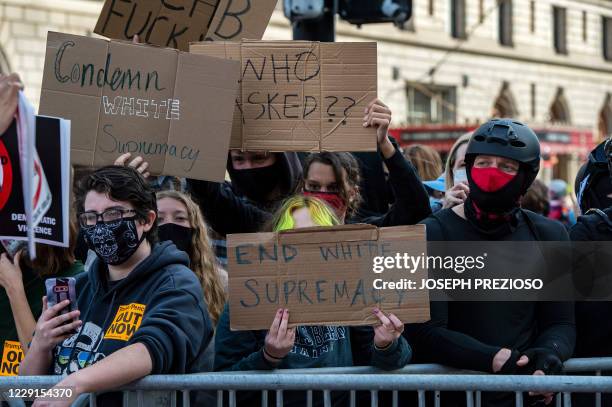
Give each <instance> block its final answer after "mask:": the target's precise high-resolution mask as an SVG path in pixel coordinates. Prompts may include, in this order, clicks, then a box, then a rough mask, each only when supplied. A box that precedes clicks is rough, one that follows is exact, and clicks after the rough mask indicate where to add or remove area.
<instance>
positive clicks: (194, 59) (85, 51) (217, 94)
mask: <svg viewBox="0 0 612 407" xmlns="http://www.w3.org/2000/svg"><path fill="white" fill-rule="evenodd" d="M238 69H239V64H238V63H237V62H235V61H227V60H222V59H219V58H211V57H205V56H202V55H193V54H188V53H184V52H180V51H177V50H175V49H169V48H157V47H152V46H147V45H142V44H132V43H126V42H119V41H110V42H109V41H106V40H101V39H95V38H90V37H82V36H77V35H69V34H62V33H56V32H49V34H48V37H47V53H46V57H45V67H44V73H43V83H42V91H41V97H40V113H41V114H45V115H50V116H57V117H62V118H65V119H70V120H71V121H72V149H71V155H72V163H73V164H79V165H88V166H103V165H108V164H113V163H114V161H115V160H116V158H117V157H118V156H119V155H121V154H123V153H127V152H129V153H132V155H133V156H137V155H140V156H142V157H143V158H144V159H145V160H146V161H147V162H148V163H149V165H150V171H151V173H152V174H165V175H174V176H178V177H188V178H196V179H206V180H211V181H222V180H223V179H224V176H225V165H226V160H227V151H228V146H229V138H230V134H231V126H232V114H233V106H234V100H235V97H236V92H237V90H238V84H237V79H238V77H239V71H238Z"/></svg>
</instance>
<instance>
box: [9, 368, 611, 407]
mask: <svg viewBox="0 0 612 407" xmlns="http://www.w3.org/2000/svg"><path fill="white" fill-rule="evenodd" d="M564 370H565V373H566V375H561V376H515V375H488V374H482V373H479V372H470V371H462V370H456V369H450V368H448V367H445V366H441V365H434V364H426V365H407V366H405V367H404V368H403V369H399V370H396V371H392V372H386V371H381V370H378V369H375V368H372V367H367V366H364V367H361V366H360V367H343V368H320V369H292V370H274V371H253V372H216V373H198V374H189V375H156V376H148V377H146V378H143V379H141V380H139V381H137V382H135V383H132V384H130V385H128V386H125V387H124V388H121V389H120V390H122V391H124V393H123V394H124V405H129V406H139V407H140V406H149V405H168V406H176V405H177V402H178V398H182V400H181V401H182V405H183V406H185V407H187V406H189V405H190V393H191V392H193V391H196V390H208V391H213V393H214V392H216V394H217V406H222V405H224V401H226V402H227V403H226V404H228V405H229V406H230V407H235V406H236V392H237V391H241V390H249V391H260V392H261V399H262V404H263V405H264V406H267V405H268V404H269V403H268V401H269V398H270V397H269V393H270V392H275V396H276V406H277V407H280V406H282V400H283V392H284V391H287V390H299V391H305V392H306V395H307V398H306V400H307V405H308V406H312V401H313V394H314V393H315V392H321V393H322V395H323V402H324V406H325V407H331V404H332V401H331V400H332V399H331V392H332V391H348V392H349V394H350V405H351V406H355V403H356V392H357V391H369V392H370V400H371V405H372V406H373V407H377V406H378V401H379V397H378V396H379V392H381V391H389V392H391V395H392V397H391V398H392V401H391V403H392V405H393V406H394V407H395V406H397V405H398V394H399V393H398V392H400V391H412V392H417V398H418V405H419V407H423V406H425V405H426V397H425V396H426V393H427V392H433V394H434V405H435V406H436V407H437V406H439V404H440V397H439V396H440V392H441V391H461V392H465V395H466V396H465V397H466V404H467V406H468V407H478V406H480V402H481V394H482V392H511V393H514V394H515V400H516V406H517V407H518V406H522V405H523V392H528V391H536V392H537V391H546V392H555V393H557V396H556V400H555V401H556V407H570V406H571V402H572V401H571V394H572V393H594V394H595V395H596V397H595V404H594V405H595V406H598V407H601V402H602V401H601V400H602V399H601V393H612V376H602V375H601V373H602V371H606V370H611V371H612V358H590V359H572V360H568V361H567V362H566V363H565V365H564ZM573 373H592V374H593V375H588V376H576V375H572V374H573ZM59 380H60V378H59V377H57V376H31V377H5V378H1V379H0V392H6V391H7V390H8V389H11V388H13V389H15V388H21V389H27V388H49V387H51V386H53V385H54V384H55V383H57V382H58V381H59ZM224 398H225V400H224ZM162 401H163V402H164V403H166V404H162ZM11 403H16V402H15V401H12V402H11ZM75 404H76V405H78V406H79V407H80V406H86V405H90V406H94V407H95V397H94V396H82V397H81V398H80V399H79V400H78V401H77V402H76V403H75ZM75 404H73V406H74V405H75ZM15 405H16V406H17V405H20V404H15ZM11 406H12V404H11Z"/></svg>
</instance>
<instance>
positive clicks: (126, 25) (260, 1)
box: [94, 0, 277, 51]
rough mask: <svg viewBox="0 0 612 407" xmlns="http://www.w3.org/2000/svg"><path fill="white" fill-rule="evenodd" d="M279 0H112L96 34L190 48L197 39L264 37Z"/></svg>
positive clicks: (108, 0)
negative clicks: (136, 38) (136, 37)
mask: <svg viewBox="0 0 612 407" xmlns="http://www.w3.org/2000/svg"><path fill="white" fill-rule="evenodd" d="M276 3H277V0H161V1H153V0H121V1H116V0H106V2H105V3H104V6H103V7H102V12H101V13H100V18H99V19H98V23H97V24H96V28H95V30H94V32H95V33H96V34H100V35H103V36H105V37H108V38H114V39H120V40H131V39H132V37H133V36H134V35H138V36H140V39H141V41H144V42H146V43H147V44H154V45H159V46H162V47H171V48H177V49H180V50H183V51H187V50H188V48H189V43H190V42H195V41H213V40H221V41H240V39H242V38H247V39H252V40H259V39H261V37H262V36H263V34H264V31H265V30H266V27H267V26H268V22H269V21H270V17H271V16H272V12H273V11H274V7H275V6H276Z"/></svg>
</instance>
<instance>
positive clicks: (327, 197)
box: [304, 190, 346, 216]
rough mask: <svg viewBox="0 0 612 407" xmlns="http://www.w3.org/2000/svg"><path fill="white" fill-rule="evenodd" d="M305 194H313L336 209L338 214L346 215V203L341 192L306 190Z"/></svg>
mask: <svg viewBox="0 0 612 407" xmlns="http://www.w3.org/2000/svg"><path fill="white" fill-rule="evenodd" d="M304 196H312V197H314V198H318V199H320V200H322V201H323V202H325V203H326V204H328V205H329V206H331V207H332V208H333V209H334V210H335V211H336V214H338V216H344V213H345V212H346V203H345V202H344V199H342V197H341V196H340V194H338V193H336V192H316V191H306V190H304Z"/></svg>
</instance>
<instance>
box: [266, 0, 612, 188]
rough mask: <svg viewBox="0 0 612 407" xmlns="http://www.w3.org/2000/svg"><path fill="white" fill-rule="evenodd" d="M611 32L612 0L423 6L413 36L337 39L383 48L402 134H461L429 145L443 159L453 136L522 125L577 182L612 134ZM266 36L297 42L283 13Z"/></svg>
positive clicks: (346, 28)
mask: <svg viewBox="0 0 612 407" xmlns="http://www.w3.org/2000/svg"><path fill="white" fill-rule="evenodd" d="M611 27H612V1H604V0H582V1H570V0H537V1H535V0H414V1H413V17H412V20H411V21H410V23H409V24H407V26H406V29H405V30H399V29H397V28H395V27H393V26H391V25H390V24H383V25H364V26H363V27H362V28H360V29H359V28H357V27H355V26H352V25H350V24H347V23H345V22H339V23H338V25H337V28H336V32H337V40H338V41H377V43H378V70H379V71H378V78H379V81H378V86H379V89H378V95H379V97H380V98H381V99H382V100H384V101H385V103H387V104H388V105H389V106H391V107H392V109H393V112H394V126H395V127H397V128H400V129H402V128H404V129H407V131H408V132H410V130H411V129H414V128H418V127H421V126H422V125H431V124H435V125H438V126H437V127H441V128H443V129H445V130H444V131H446V132H448V133H449V135H450V134H451V133H454V134H453V135H452V136H451V137H450V138H451V139H450V140H443V141H445V142H442V143H435V141H433V140H430V142H432V143H433V144H434V145H435V146H437V147H438V149H439V150H440V151H441V152H444V150H445V149H446V150H447V149H448V147H449V142H450V144H452V137H456V136H457V135H458V134H460V132H459V131H453V130H459V129H466V128H473V127H475V126H477V125H478V123H482V122H484V121H486V120H487V119H489V118H491V117H495V116H500V117H513V118H517V119H519V120H521V121H524V122H526V123H528V124H530V125H531V126H533V127H534V128H538V129H540V130H541V131H539V132H538V133H539V134H542V135H546V137H547V138H548V139H550V140H551V141H550V142H547V143H544V144H545V146H544V147H545V148H544V150H545V153H546V155H547V158H549V159H548V160H547V162H545V164H544V168H545V170H544V171H543V172H542V175H543V177H544V179H545V180H549V179H551V178H553V177H560V178H564V179H566V180H573V179H574V177H575V174H576V172H577V170H578V167H579V165H580V162H581V161H582V160H583V159H584V158H585V155H586V153H587V151H588V150H589V149H590V148H591V147H592V146H593V145H594V144H595V143H596V142H598V141H599V140H602V139H603V137H605V136H610V135H612V96H611V95H612V28H611ZM265 37H266V38H269V39H291V30H290V27H289V24H288V22H287V20H286V19H285V18H284V17H283V16H282V14H281V13H280V12H279V13H278V14H276V15H275V16H273V18H272V22H271V24H270V27H269V28H268V31H266V36H265ZM429 133H430V134H433V132H429ZM437 133H438V136H440V132H437ZM441 137H443V134H442V136H441ZM553 166H554V171H553V168H552V167H553Z"/></svg>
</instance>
